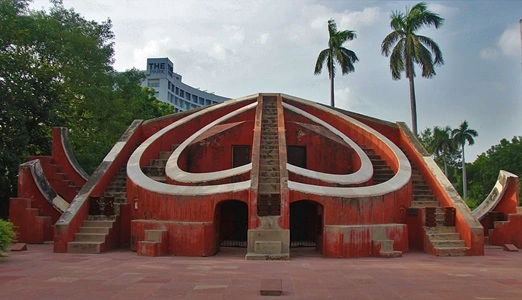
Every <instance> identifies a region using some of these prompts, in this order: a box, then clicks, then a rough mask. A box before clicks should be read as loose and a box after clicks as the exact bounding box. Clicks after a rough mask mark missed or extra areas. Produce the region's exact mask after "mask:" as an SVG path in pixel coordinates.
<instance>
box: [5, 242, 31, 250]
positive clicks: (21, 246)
mask: <svg viewBox="0 0 522 300" xmlns="http://www.w3.org/2000/svg"><path fill="white" fill-rule="evenodd" d="M9 250H11V251H26V250H27V244H26V243H16V244H13V245H11V247H10V248H9Z"/></svg>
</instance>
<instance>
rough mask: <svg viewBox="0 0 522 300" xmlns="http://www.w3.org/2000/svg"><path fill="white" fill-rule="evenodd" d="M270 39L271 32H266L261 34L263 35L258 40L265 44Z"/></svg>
mask: <svg viewBox="0 0 522 300" xmlns="http://www.w3.org/2000/svg"><path fill="white" fill-rule="evenodd" d="M269 39H270V33H267V32H265V33H263V34H261V36H260V37H259V39H258V42H259V43H260V44H262V45H264V44H266V43H267V42H268V40H269Z"/></svg>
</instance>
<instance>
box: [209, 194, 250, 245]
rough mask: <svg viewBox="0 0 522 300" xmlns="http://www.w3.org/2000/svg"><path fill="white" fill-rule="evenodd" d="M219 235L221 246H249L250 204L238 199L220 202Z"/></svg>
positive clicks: (218, 211)
mask: <svg viewBox="0 0 522 300" xmlns="http://www.w3.org/2000/svg"><path fill="white" fill-rule="evenodd" d="M217 213H218V218H217V219H218V224H219V225H218V237H219V246H220V247H241V248H246V246H247V231H248V206H247V204H246V203H244V202H241V201H238V200H229V201H225V202H222V203H220V204H219V207H218V208H217Z"/></svg>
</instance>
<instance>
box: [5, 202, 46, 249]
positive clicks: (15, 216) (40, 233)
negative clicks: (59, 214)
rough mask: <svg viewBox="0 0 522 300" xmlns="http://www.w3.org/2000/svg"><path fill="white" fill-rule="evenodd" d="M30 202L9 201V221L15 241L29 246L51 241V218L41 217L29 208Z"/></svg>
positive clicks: (35, 209)
mask: <svg viewBox="0 0 522 300" xmlns="http://www.w3.org/2000/svg"><path fill="white" fill-rule="evenodd" d="M31 202H32V201H31V199H29V198H11V199H10V202H9V219H10V221H11V222H12V223H13V225H14V229H15V231H16V233H17V236H16V238H17V240H18V241H19V242H22V243H30V244H41V243H43V242H45V241H49V240H52V237H53V235H52V227H51V218H50V217H48V216H41V215H40V214H39V213H38V209H37V208H33V207H32V206H31ZM28 224H30V226H27V225H28Z"/></svg>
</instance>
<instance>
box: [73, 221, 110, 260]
mask: <svg viewBox="0 0 522 300" xmlns="http://www.w3.org/2000/svg"><path fill="white" fill-rule="evenodd" d="M114 222H115V220H85V221H84V222H83V226H82V227H80V230H79V232H78V233H76V234H75V236H74V241H73V242H69V243H68V247H67V252H68V253H83V254H96V253H102V252H105V251H107V250H110V249H111V248H112V247H111V245H110V244H111V243H110V238H111V236H110V235H111V232H112V231H113V225H114Z"/></svg>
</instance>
